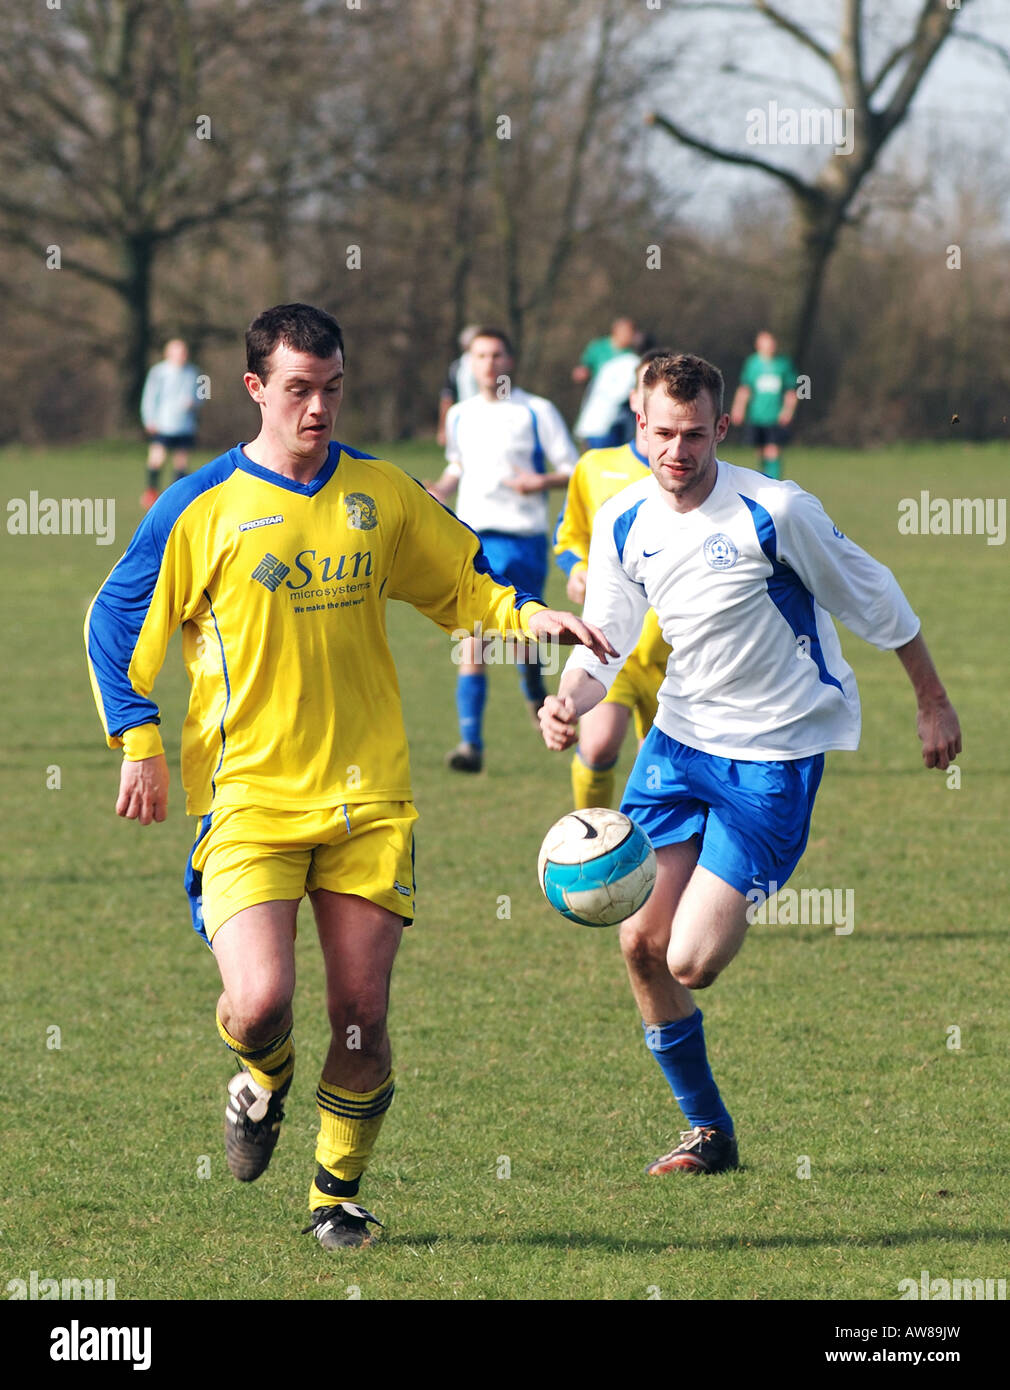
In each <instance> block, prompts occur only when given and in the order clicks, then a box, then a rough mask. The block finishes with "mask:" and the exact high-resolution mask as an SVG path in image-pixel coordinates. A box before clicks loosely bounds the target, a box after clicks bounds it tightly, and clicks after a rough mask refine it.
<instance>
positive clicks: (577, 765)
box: [572, 751, 617, 811]
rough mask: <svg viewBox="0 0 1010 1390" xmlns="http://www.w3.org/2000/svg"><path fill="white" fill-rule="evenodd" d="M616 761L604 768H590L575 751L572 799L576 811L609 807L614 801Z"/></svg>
mask: <svg viewBox="0 0 1010 1390" xmlns="http://www.w3.org/2000/svg"><path fill="white" fill-rule="evenodd" d="M616 766H617V763H616V760H615V761H614V762H612V763H609V764H608V765H607V766H606V767H590V766H589V765H588V764H587V763H584V762H583V761H582V756H581V754H580V753H579V752H578V751H576V754H575V757H574V758H573V759H572V797H573V799H574V801H575V809H576V811H585V810H586V808H587V807H589V806H609V805H610V803H611V802H612V801H613V799H614V768H615V767H616Z"/></svg>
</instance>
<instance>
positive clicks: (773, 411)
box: [730, 332, 797, 478]
mask: <svg viewBox="0 0 1010 1390" xmlns="http://www.w3.org/2000/svg"><path fill="white" fill-rule="evenodd" d="M754 348H755V351H754V352H752V353H751V355H750V356H749V357H748V358H747V360H746V362H744V364H743V367H742V368H741V371H740V385H739V386H738V387H737V390H736V395H735V396H734V397H733V407H732V410H731V411H730V423H731V424H733V425H743V424H746V425H747V442H748V444H753V445H754V446H755V448H756V449H757V451H758V454H757V463H758V467H759V468H760V469H761V471H762V473H764V474H765V475H766V476H767V477H769V478H781V477H782V450H783V448H784V447H785V445H786V444H788V443H789V427H790V425H791V424H792V422H793V416H794V414H795V413H796V400H797V396H796V385H797V381H796V370H795V368H794V367H793V364H792V362H791V361H790V360H789V358H788V357H782V356H781V355H780V354H779V352H778V351H777V348H778V344H777V343H776V341H775V339H774V338H773V337H772V335H771V334H770V333H766V332H762V333H759V334H758V335H757V338H756V339H755V340H754Z"/></svg>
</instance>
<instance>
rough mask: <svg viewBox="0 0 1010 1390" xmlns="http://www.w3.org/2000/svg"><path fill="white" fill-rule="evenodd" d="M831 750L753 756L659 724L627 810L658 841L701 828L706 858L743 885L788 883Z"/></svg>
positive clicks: (641, 758) (641, 757) (640, 760)
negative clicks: (679, 736) (725, 754)
mask: <svg viewBox="0 0 1010 1390" xmlns="http://www.w3.org/2000/svg"><path fill="white" fill-rule="evenodd" d="M823 771H824V754H823V753H816V754H815V755H814V756H813V757H811V758H796V759H795V760H793V761H788V762H786V761H783V762H747V761H744V760H743V759H740V758H719V757H716V756H715V755H714V754H712V753H702V752H701V751H700V750H699V749H697V748H688V747H686V746H685V745H684V744H683V743H678V742H677V740H676V739H673V738H670V737H669V736H668V735H667V734H664V733H663V731H662V730H661V729H658V728H657V727H656V726H655V725H653V727H652V728H651V729H650V731H649V733H648V736H647V737H646V740H645V742H644V743H643V744H642V747H641V749H640V751H639V754H638V757H637V759H636V760H635V766H634V767H633V768H632V769H631V776H630V777H629V778H628V785H627V787H626V788H625V791H624V799H623V800H622V802H621V810H622V811H623V812H624V814H625V815H626V816H630V817H631V819H632V820H633V821H635V822H637V824H638V825H640V826H641V827H642V829H643V830H644V831H645V833H646V834H647V835H648V837H649V839H650V840H651V841H652V843H653V845H654V846H655V847H657V848H658V847H659V846H660V845H674V844H680V842H681V841H682V840H689V839H691V837H692V836H693V835H700V836H701V854H700V856H699V858H698V863H699V864H700V865H701V866H702V867H703V868H705V869H708V871H709V873H713V874H715V875H716V877H717V878H721V879H722V880H723V882H724V883H728V884H729V885H730V887H732V888H735V889H736V890H737V892H738V893H743V894H745V895H746V894H747V893H748V892H750V891H751V890H752V889H754V888H760V889H761V891H762V892H763V893H764V894H766V895H767V894H769V893H774V892H775V891H776V890H775V889H774V888H769V884H770V883H775V884H776V885H777V886H778V887H779V888H782V887H783V886H784V884H785V883H786V880H787V879H788V878H789V877H790V875H791V874H792V872H793V870H794V869H795V868H796V865H797V864H798V863H799V861H800V856H801V855H802V853H803V851H804V850H805V849H806V845H807V836H808V835H809V834H810V815H811V812H812V811H813V809H814V797H815V796H816V795H817V788H818V786H819V785H820V781H821V773H822V772H823Z"/></svg>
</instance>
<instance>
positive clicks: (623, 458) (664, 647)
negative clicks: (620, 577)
mask: <svg viewBox="0 0 1010 1390" xmlns="http://www.w3.org/2000/svg"><path fill="white" fill-rule="evenodd" d="M648 475H649V460H648V459H647V458H646V457H645V455H644V454H640V453H639V452H638V450H637V449H636V448H635V446H634V444H622V445H620V446H619V447H618V448H615V449H589V450H588V451H587V452H586V453H584V454H583V455H582V457H581V458H580V459H579V461H578V463H577V464H576V465H575V471H574V473H573V474H572V476H571V478H570V479H569V481H568V493H567V495H566V497H565V501H564V505H563V506H562V509H561V514H560V515H559V517H558V520H557V525H556V526H555V528H554V556H555V559H556V560H557V562H558V564H559V565H560V566H561V568H562V569H563V570H564V572H565V574H567V575H570V574H571V573H572V572H573V571H574V570H579V569H585V568H586V567H587V566H588V564H589V542H590V541H591V540H592V535H593V521H594V519H595V517H596V513H597V512H598V511H599V509H600V508H601V507H602V506H603V503H604V502H608V501H609V500H610V498H611V497H614V496H616V494H617V493H619V492H623V490H624V489H625V488H626V487H630V486H631V484H632V483H639V482H641V480H642V479H643V478H646V477H648ZM669 655H670V647H669V645H668V644H667V643H666V642H664V641H663V637H662V634H661V632H660V630H659V619H658V618H657V617H656V614H655V612H654V611H653V609H651V608H650V609H649V611H648V613H647V614H646V616H645V621H644V622H643V624H642V633H641V636H640V637H639V639H638V644H637V646H636V647H635V648H634V650H633V651H632V652H631V653H630V654H629V656H628V660H629V661H630V660H632V659H633V658H634V659H635V660H637V661H638V662H640V663H641V665H642V666H654V667H657V668H661V670H662V672H663V674H665V673H666V662H667V658H668V657H669Z"/></svg>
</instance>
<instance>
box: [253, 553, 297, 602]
mask: <svg viewBox="0 0 1010 1390" xmlns="http://www.w3.org/2000/svg"><path fill="white" fill-rule="evenodd" d="M290 573H291V566H290V565H286V564H285V563H284V561H283V560H278V558H277V556H276V555H270V554H269V553H268V554H266V555H264V556H263V559H262V560H261V561H260V562H259V564H258V565H257V566H256V568H255V569H254V570H253V572H252V578H253V579H255V580H256V581H257V582H258V583H260V584H262V585H263V587H264V588H265V589H269V590H270V592H271V593H273V592H274V591H275V590H276V589H278V588H279V587H280V583H281V580H282V579H286V578H287V576H288V575H289V574H290Z"/></svg>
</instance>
